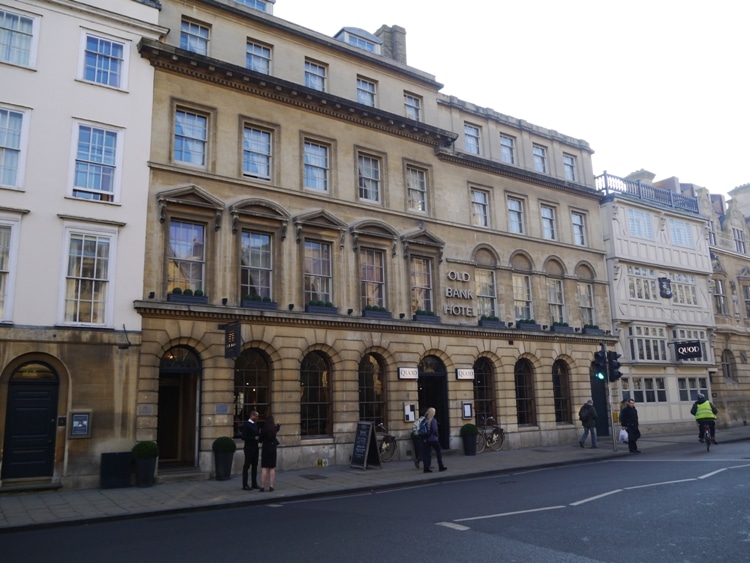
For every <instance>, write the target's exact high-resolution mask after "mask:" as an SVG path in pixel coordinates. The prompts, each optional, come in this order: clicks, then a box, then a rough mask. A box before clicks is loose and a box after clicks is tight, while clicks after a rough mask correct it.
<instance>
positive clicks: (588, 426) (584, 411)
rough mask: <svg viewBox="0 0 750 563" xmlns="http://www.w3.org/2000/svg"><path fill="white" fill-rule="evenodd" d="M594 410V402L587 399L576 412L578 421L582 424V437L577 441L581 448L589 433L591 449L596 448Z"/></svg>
mask: <svg viewBox="0 0 750 563" xmlns="http://www.w3.org/2000/svg"><path fill="white" fill-rule="evenodd" d="M596 416H597V415H596V408H595V407H594V401H592V400H591V399H589V400H588V401H586V404H585V405H583V406H582V407H581V410H579V411H578V420H580V421H581V424H583V436H581V439H580V440H578V445H579V446H581V447H583V446H584V444H585V443H586V438H588V435H589V432H590V433H591V447H592V448H595V447H596Z"/></svg>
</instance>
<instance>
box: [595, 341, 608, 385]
mask: <svg viewBox="0 0 750 563" xmlns="http://www.w3.org/2000/svg"><path fill="white" fill-rule="evenodd" d="M594 377H596V378H597V379H599V380H600V381H604V380H605V379H607V348H605V347H604V344H602V349H601V350H599V351H597V352H594Z"/></svg>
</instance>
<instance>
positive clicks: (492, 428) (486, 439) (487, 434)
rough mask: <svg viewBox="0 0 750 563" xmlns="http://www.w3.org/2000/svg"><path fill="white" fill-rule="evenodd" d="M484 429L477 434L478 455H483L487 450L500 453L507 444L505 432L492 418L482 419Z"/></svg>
mask: <svg viewBox="0 0 750 563" xmlns="http://www.w3.org/2000/svg"><path fill="white" fill-rule="evenodd" d="M481 422H482V424H481V425H480V426H481V427H482V428H481V430H480V431H479V434H477V453H478V454H481V453H482V452H483V451H484V449H485V448H490V449H491V450H492V451H494V452H498V451H500V450H501V449H502V448H503V444H505V431H504V430H503V429H502V428H500V427H499V426H498V425H497V422H495V419H494V418H493V417H491V416H488V417H487V418H482V419H481Z"/></svg>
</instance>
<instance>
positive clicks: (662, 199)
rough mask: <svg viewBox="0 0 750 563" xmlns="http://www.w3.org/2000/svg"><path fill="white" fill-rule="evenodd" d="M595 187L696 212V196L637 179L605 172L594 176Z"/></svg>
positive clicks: (608, 192) (607, 191) (606, 191)
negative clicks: (678, 192) (658, 186)
mask: <svg viewBox="0 0 750 563" xmlns="http://www.w3.org/2000/svg"><path fill="white" fill-rule="evenodd" d="M595 182H596V189H597V190H599V191H603V192H604V193H605V194H610V193H614V192H620V193H624V194H628V195H629V196H633V197H637V198H638V199H643V200H646V201H653V202H655V203H658V204H660V205H666V206H667V207H673V208H674V209H682V210H684V211H690V212H691V213H698V198H697V197H689V196H685V195H682V194H676V193H674V192H673V191H670V190H665V189H664V188H657V187H655V186H651V185H649V184H643V183H641V182H640V180H639V181H633V180H626V179H624V178H620V177H618V176H612V175H610V174H607V173H606V172H605V173H604V174H602V175H601V176H597V177H596V178H595Z"/></svg>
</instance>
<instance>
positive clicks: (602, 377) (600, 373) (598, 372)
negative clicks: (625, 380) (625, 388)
mask: <svg viewBox="0 0 750 563" xmlns="http://www.w3.org/2000/svg"><path fill="white" fill-rule="evenodd" d="M595 377H596V378H597V379H600V380H602V381H604V380H605V379H606V376H605V375H604V374H603V373H602V372H600V371H597V372H596V374H595Z"/></svg>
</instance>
